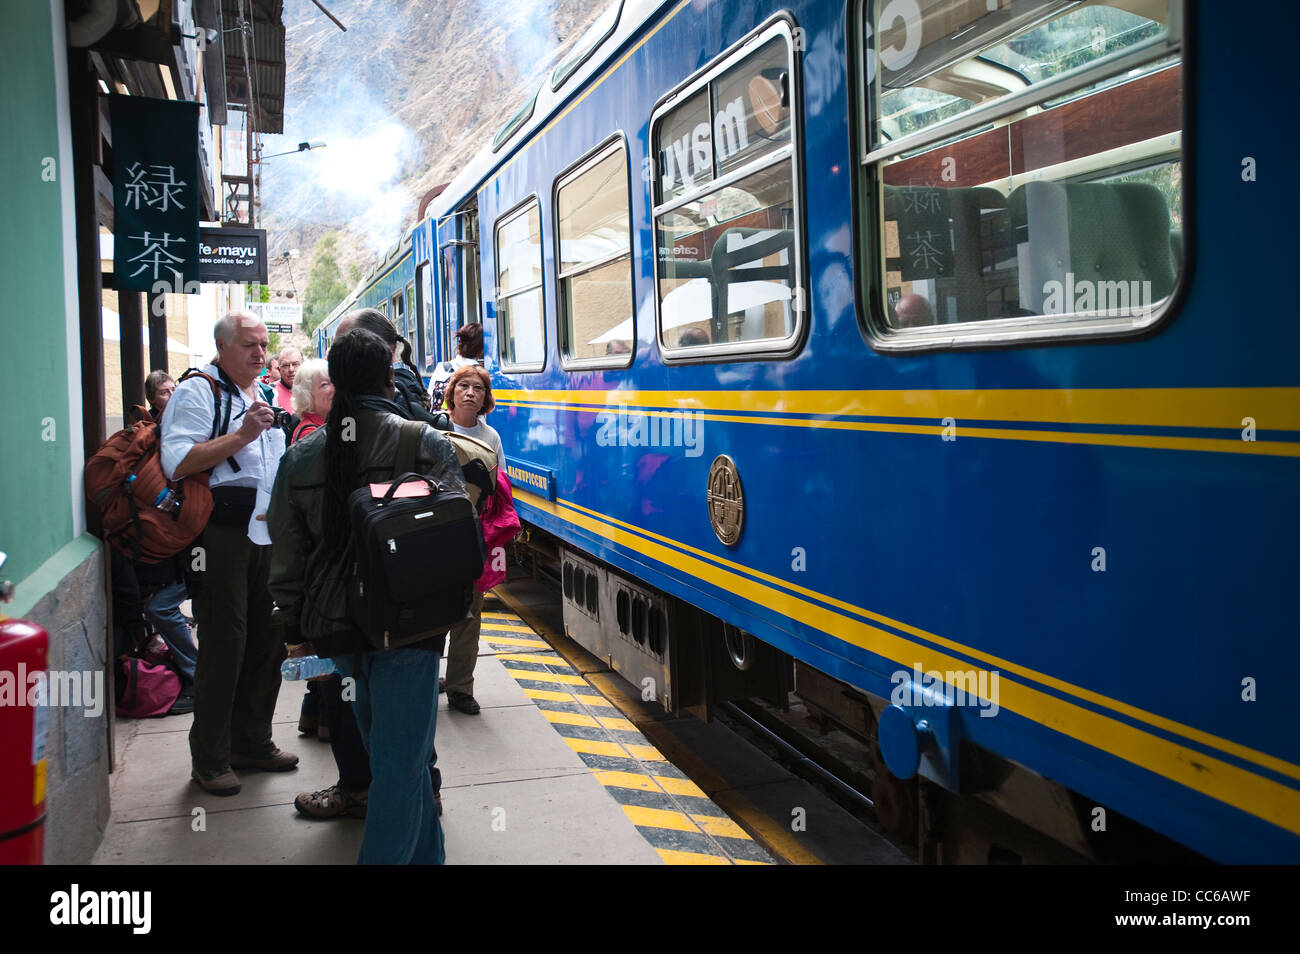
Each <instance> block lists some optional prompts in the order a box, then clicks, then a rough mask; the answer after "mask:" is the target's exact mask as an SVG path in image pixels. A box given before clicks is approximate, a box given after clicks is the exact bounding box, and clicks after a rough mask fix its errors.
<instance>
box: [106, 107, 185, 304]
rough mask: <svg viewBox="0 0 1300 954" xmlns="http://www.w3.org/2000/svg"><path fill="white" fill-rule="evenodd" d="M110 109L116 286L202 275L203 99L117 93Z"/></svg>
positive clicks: (175, 283) (140, 286) (180, 282)
mask: <svg viewBox="0 0 1300 954" xmlns="http://www.w3.org/2000/svg"><path fill="white" fill-rule="evenodd" d="M109 109H110V113H111V118H112V123H113V146H114V149H113V213H114V220H113V232H114V242H113V249H114V251H113V273H114V278H115V281H116V283H117V287H118V288H119V289H120V290H127V291H152V290H153V289H154V288H155V287H156V286H157V285H158V283H160V282H162V283H165V284H167V285H170V286H171V287H173V288H177V289H179V288H182V287H184V285H185V284H186V283H187V282H196V281H198V280H199V260H198V242H199V160H198V149H199V107H198V104H197V103H189V102H173V101H171V100H165V99H147V98H145V97H142V96H117V95H114V96H110V97H109Z"/></svg>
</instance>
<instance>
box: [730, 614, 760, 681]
mask: <svg viewBox="0 0 1300 954" xmlns="http://www.w3.org/2000/svg"><path fill="white" fill-rule="evenodd" d="M722 640H723V643H724V644H725V645H726V647H727V655H728V656H730V657H731V664H732V665H733V666H735V667H736V668H737V669H739V670H740V671H741V672H749V670H750V669H752V668H753V667H754V659H755V657H756V655H757V654H756V653H755V647H754V637H753V636H751V635H749V633H747V632H745V631H744V630H741V629H737V628H736V627H735V626H732V625H731V624H730V623H726V624H724V625H723V627H722Z"/></svg>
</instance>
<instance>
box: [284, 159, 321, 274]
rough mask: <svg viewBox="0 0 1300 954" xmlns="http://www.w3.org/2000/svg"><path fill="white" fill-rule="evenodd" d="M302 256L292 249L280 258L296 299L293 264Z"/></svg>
mask: <svg viewBox="0 0 1300 954" xmlns="http://www.w3.org/2000/svg"><path fill="white" fill-rule="evenodd" d="M322 145H324V144H323V143H322ZM301 254H302V252H300V251H298V250H297V249H296V248H291V249H289V251H287V252H285V253H284V254H283V255H281V256H280V261H282V262H284V266H285V268H287V269H289V287H290V288H292V289H293V297H294V298H297V297H298V285H297V283H296V282H295V281H294V280H293V264H292V263H293V260H294V259H295V258H297V257H298V256H299V255H301Z"/></svg>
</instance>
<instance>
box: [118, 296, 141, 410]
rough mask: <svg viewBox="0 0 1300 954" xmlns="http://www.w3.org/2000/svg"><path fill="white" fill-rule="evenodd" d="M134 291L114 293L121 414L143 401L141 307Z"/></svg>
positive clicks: (138, 297)
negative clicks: (119, 346)
mask: <svg viewBox="0 0 1300 954" xmlns="http://www.w3.org/2000/svg"><path fill="white" fill-rule="evenodd" d="M142 298H143V295H142V294H141V293H140V292H137V291H120V292H118V293H117V318H118V328H119V330H120V333H121V342H122V416H123V420H126V419H127V417H128V416H129V413H130V410H131V408H133V407H135V406H136V405H137V404H143V403H144V375H145V370H144V311H143V309H142V306H141V299H142Z"/></svg>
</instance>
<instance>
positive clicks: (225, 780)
mask: <svg viewBox="0 0 1300 954" xmlns="http://www.w3.org/2000/svg"><path fill="white" fill-rule="evenodd" d="M190 778H192V779H194V781H196V782H198V783H199V785H200V786H201V787H202V788H203V790H204V791H205V792H208V793H209V794H211V795H223V796H224V795H238V794H239V776H237V775H236V774H235V773H234V772H232V771H230V768H229V767H226V768H222V769H217V770H216V771H215V772H204V771H200V770H199V769H194V770H193V771H192V772H190Z"/></svg>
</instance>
